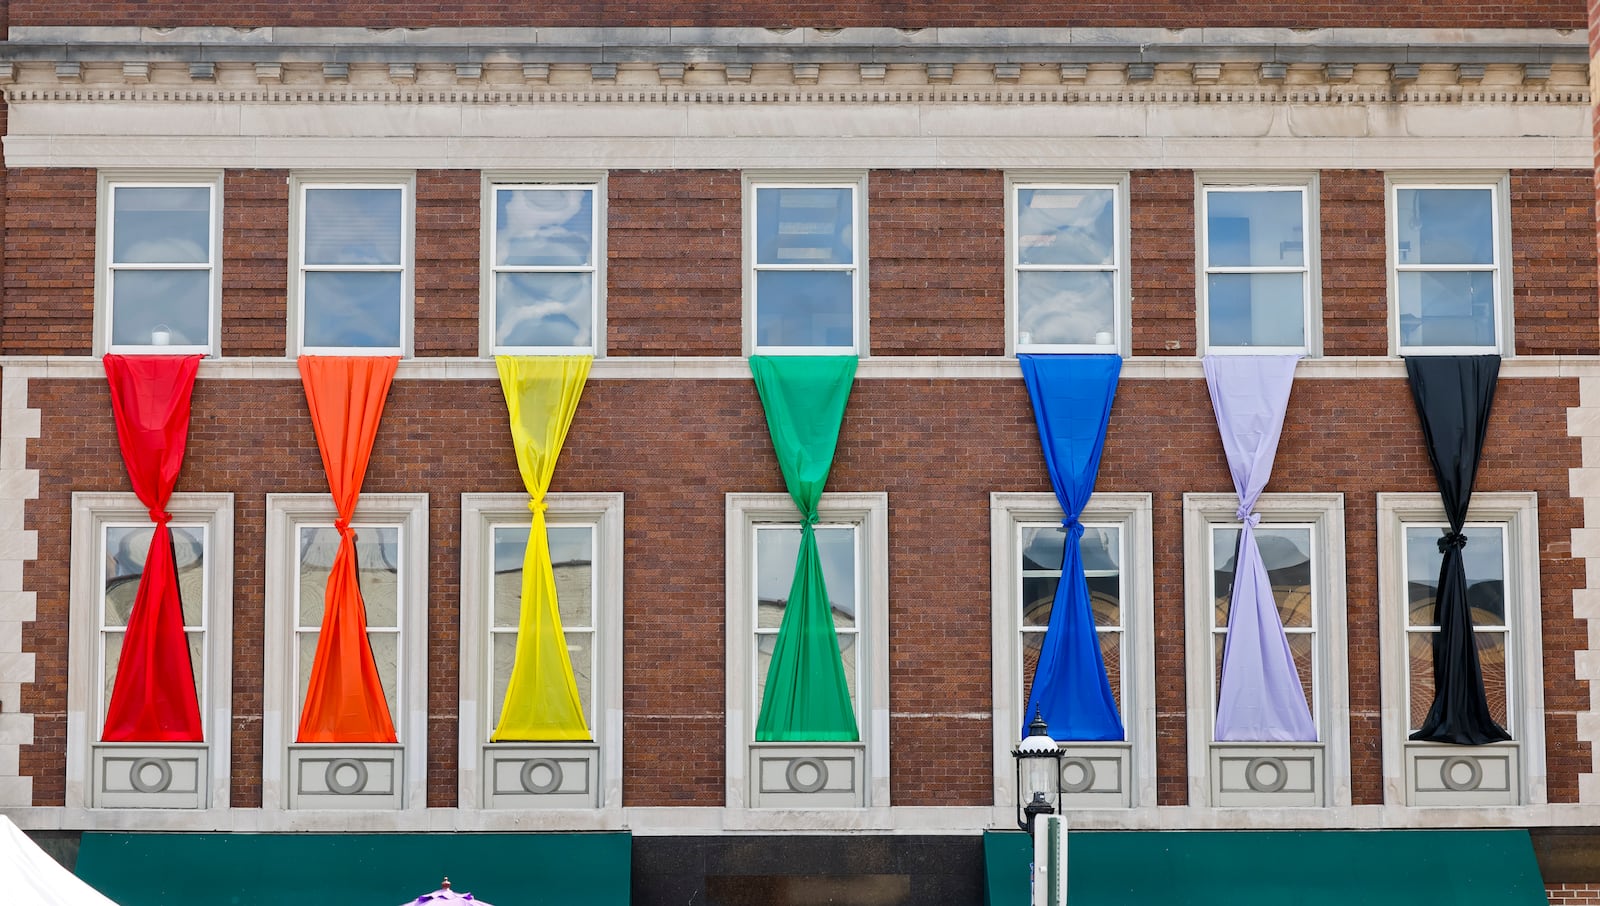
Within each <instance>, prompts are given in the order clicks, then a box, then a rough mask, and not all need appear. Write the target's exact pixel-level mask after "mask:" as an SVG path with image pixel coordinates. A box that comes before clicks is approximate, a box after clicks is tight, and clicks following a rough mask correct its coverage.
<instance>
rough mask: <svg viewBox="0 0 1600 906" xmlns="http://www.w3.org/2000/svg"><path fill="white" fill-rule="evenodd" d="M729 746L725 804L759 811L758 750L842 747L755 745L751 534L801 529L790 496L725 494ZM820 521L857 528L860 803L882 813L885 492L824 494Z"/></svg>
mask: <svg viewBox="0 0 1600 906" xmlns="http://www.w3.org/2000/svg"><path fill="white" fill-rule="evenodd" d="M726 516H727V535H726V568H727V589H726V591H727V624H726V631H727V635H726V636H725V638H726V640H727V642H726V645H727V670H726V673H725V682H726V686H725V691H726V702H727V721H728V723H727V737H726V739H727V742H726V745H725V756H726V758H727V766H726V784H727V805H728V807H729V808H730V809H745V808H753V807H757V805H758V803H759V799H760V797H759V795H758V792H757V790H756V789H755V787H756V784H755V783H754V782H753V778H752V777H751V770H750V767H749V766H750V764H751V761H752V752H753V751H755V750H756V749H758V748H759V747H762V746H767V747H781V748H783V749H784V750H804V749H815V750H817V751H818V752H822V751H825V750H828V749H830V748H846V747H850V746H854V745H855V744H848V743H846V744H839V743H803V742H801V743H757V742H756V740H755V726H756V719H757V717H758V714H757V712H756V708H755V684H754V683H753V682H752V681H751V677H752V676H753V675H754V673H753V671H754V669H755V664H756V651H755V649H756V633H755V628H756V616H755V607H754V606H753V603H754V602H753V600H752V590H753V589H754V588H755V529H756V526H758V525H771V524H782V525H799V524H800V512H799V510H797V509H796V508H795V505H794V501H793V500H792V499H790V497H789V495H787V494H729V495H727V513H726ZM818 521H819V523H823V524H833V525H839V524H853V525H856V526H858V530H857V532H856V544H857V548H856V550H857V560H856V565H857V576H858V577H859V580H860V587H859V591H860V594H861V597H860V598H859V599H858V601H857V606H856V627H857V629H858V631H859V632H860V635H859V637H858V640H857V642H856V645H857V651H858V654H857V664H858V666H859V668H860V670H861V678H860V682H859V684H858V685H857V687H856V688H857V693H858V697H859V699H860V701H859V705H858V707H857V709H856V715H855V717H856V724H857V727H858V728H859V729H860V731H861V742H860V744H859V746H856V748H858V749H860V750H861V751H862V754H863V755H864V759H863V763H862V765H861V767H862V769H863V777H862V778H860V779H861V781H862V786H861V788H860V793H861V797H862V800H863V801H861V802H860V803H859V804H860V805H861V806H863V807H869V808H874V809H877V808H883V807H885V806H888V805H889V804H890V803H889V497H888V495H887V494H883V493H825V494H823V495H822V503H821V505H820V506H819V507H818Z"/></svg>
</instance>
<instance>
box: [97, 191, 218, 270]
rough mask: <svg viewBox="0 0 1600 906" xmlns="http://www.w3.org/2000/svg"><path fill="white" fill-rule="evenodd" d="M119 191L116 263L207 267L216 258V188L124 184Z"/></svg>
mask: <svg viewBox="0 0 1600 906" xmlns="http://www.w3.org/2000/svg"><path fill="white" fill-rule="evenodd" d="M113 191H114V192H115V196H114V197H113V198H112V202H111V207H112V212H113V213H112V220H111V233H112V245H111V262H112V263H113V264H205V263H206V262H208V261H210V260H211V190H210V189H208V188H206V187H204V186H139V187H135V186H118V187H116V189H114V190H113Z"/></svg>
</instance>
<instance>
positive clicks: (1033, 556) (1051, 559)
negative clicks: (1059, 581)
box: [1022, 525, 1067, 575]
mask: <svg viewBox="0 0 1600 906" xmlns="http://www.w3.org/2000/svg"><path fill="white" fill-rule="evenodd" d="M1066 543H1067V531H1066V529H1064V528H1062V527H1061V526H1059V525H1047V526H1037V525H1029V526H1023V528H1022V568H1023V569H1024V570H1041V569H1048V570H1053V571H1054V572H1055V573H1056V574H1057V575H1059V574H1060V573H1061V561H1062V560H1063V559H1065V557H1064V555H1063V553H1062V549H1063V547H1064V546H1065V544H1066Z"/></svg>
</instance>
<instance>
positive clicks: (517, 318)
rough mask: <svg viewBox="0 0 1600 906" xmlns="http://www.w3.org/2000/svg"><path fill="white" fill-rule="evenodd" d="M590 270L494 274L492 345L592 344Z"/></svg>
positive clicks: (591, 276)
mask: <svg viewBox="0 0 1600 906" xmlns="http://www.w3.org/2000/svg"><path fill="white" fill-rule="evenodd" d="M593 322H594V275H593V274H498V275H496V276H495V280H494V342H495V345H496V346H592V345H594V332H593Z"/></svg>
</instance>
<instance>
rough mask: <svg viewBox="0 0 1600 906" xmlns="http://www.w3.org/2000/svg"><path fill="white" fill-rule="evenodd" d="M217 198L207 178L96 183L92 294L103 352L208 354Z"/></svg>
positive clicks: (215, 291) (213, 321)
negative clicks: (97, 228)
mask: <svg viewBox="0 0 1600 906" xmlns="http://www.w3.org/2000/svg"><path fill="white" fill-rule="evenodd" d="M220 197H221V192H220V191H219V187H218V183H217V180H216V179H214V178H213V179H206V180H195V181H181V182H161V183H157V182H144V181H132V180H126V181H124V180H118V179H108V180H105V181H104V183H103V187H102V193H101V199H102V202H101V210H102V217H101V244H100V248H101V253H100V257H101V261H102V263H103V268H104V269H103V271H102V274H101V287H100V293H101V297H102V299H103V300H104V306H103V311H102V318H101V320H102V322H103V323H102V333H101V336H102V337H103V338H104V343H103V345H104V348H105V350H106V351H108V352H116V353H129V352H133V353H143V354H150V353H185V354H188V353H196V352H198V353H202V354H207V353H211V352H212V351H214V350H215V348H216V334H217V299H218V298H219V296H220V292H219V288H220V275H219V270H220V269H219V268H218V267H217V246H218V239H217V237H218V234H219V232H220V227H219V224H220V222H221V217H220V212H219V210H218V209H219V208H220V207H221V205H220V204H219V203H218V199H219V198H220Z"/></svg>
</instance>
